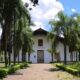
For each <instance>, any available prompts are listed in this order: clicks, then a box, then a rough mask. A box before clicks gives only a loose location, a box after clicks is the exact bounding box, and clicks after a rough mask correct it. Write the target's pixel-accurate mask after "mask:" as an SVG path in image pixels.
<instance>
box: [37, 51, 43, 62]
mask: <svg viewBox="0 0 80 80" xmlns="http://www.w3.org/2000/svg"><path fill="white" fill-rule="evenodd" d="M37 62H38V63H44V51H43V50H38V51H37Z"/></svg>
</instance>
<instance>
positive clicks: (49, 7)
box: [23, 0, 64, 26]
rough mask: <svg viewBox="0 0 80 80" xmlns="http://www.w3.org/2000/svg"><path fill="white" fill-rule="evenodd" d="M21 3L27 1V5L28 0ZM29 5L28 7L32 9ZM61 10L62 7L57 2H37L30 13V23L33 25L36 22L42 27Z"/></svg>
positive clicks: (50, 0)
mask: <svg viewBox="0 0 80 80" xmlns="http://www.w3.org/2000/svg"><path fill="white" fill-rule="evenodd" d="M23 1H24V2H27V1H28V3H30V2H29V0H23ZM31 5H32V4H31ZM31 5H30V6H29V7H32V6H31ZM63 10H64V8H63V5H62V4H61V3H60V2H59V1H57V0H39V5H38V6H36V7H34V8H33V9H32V10H31V11H30V14H31V17H32V21H33V22H34V23H36V22H37V23H40V24H41V25H43V26H44V25H45V24H46V23H48V22H49V21H50V20H51V19H54V18H55V15H56V14H57V13H58V12H59V11H63ZM40 24H39V25H40ZM39 25H37V26H39Z"/></svg>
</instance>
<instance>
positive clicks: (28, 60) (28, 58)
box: [28, 53, 30, 62]
mask: <svg viewBox="0 0 80 80" xmlns="http://www.w3.org/2000/svg"><path fill="white" fill-rule="evenodd" d="M28 62H30V53H28Z"/></svg>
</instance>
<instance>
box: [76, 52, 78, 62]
mask: <svg viewBox="0 0 80 80" xmlns="http://www.w3.org/2000/svg"><path fill="white" fill-rule="evenodd" d="M76 61H78V56H77V51H76Z"/></svg>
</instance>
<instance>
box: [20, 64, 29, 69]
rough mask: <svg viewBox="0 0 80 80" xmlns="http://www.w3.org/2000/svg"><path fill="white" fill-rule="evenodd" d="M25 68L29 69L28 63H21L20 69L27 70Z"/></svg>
mask: <svg viewBox="0 0 80 80" xmlns="http://www.w3.org/2000/svg"><path fill="white" fill-rule="evenodd" d="M25 67H28V63H21V64H20V68H21V69H23V68H25Z"/></svg>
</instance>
